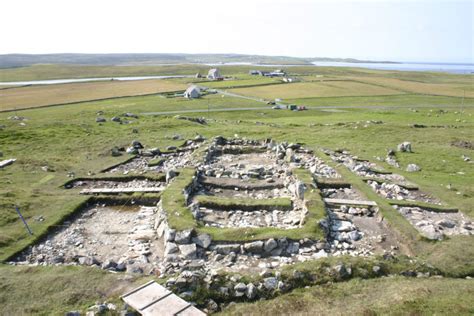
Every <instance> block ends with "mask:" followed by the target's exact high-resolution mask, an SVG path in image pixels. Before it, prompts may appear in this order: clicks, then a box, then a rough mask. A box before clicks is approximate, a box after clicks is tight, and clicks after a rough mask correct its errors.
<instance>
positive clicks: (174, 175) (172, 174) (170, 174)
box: [166, 170, 177, 183]
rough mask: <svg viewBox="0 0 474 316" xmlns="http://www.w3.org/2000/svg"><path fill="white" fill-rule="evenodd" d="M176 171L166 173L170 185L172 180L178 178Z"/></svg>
mask: <svg viewBox="0 0 474 316" xmlns="http://www.w3.org/2000/svg"><path fill="white" fill-rule="evenodd" d="M176 175H177V174H176V171H174V170H168V171H166V183H170V181H171V179H173V178H174V177H176Z"/></svg>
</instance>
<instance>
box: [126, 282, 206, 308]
mask: <svg viewBox="0 0 474 316" xmlns="http://www.w3.org/2000/svg"><path fill="white" fill-rule="evenodd" d="M122 300H123V301H124V302H125V303H127V304H128V305H129V306H130V307H132V308H134V309H135V310H136V311H137V312H139V313H140V314H141V315H144V316H155V315H160V316H172V315H173V316H174V315H182V316H203V315H206V314H205V313H203V312H201V311H200V310H199V309H197V308H195V307H194V306H192V305H191V304H190V303H188V302H186V301H185V300H183V299H182V298H180V297H179V296H177V295H175V294H173V292H171V291H169V290H167V289H166V288H165V287H163V286H161V285H159V284H158V283H156V282H155V281H150V282H148V283H145V284H144V285H142V286H140V287H138V288H136V289H134V290H132V291H130V292H128V293H126V294H124V295H122Z"/></svg>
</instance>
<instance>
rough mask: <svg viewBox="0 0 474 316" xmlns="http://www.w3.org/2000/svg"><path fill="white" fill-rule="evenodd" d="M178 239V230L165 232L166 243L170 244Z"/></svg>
mask: <svg viewBox="0 0 474 316" xmlns="http://www.w3.org/2000/svg"><path fill="white" fill-rule="evenodd" d="M175 237H176V230H175V229H172V228H170V229H167V230H165V236H164V238H165V242H170V241H174V238H175Z"/></svg>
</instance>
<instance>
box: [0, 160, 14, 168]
mask: <svg viewBox="0 0 474 316" xmlns="http://www.w3.org/2000/svg"><path fill="white" fill-rule="evenodd" d="M15 161H16V159H7V160H2V161H0V169H1V168H3V167H6V166H8V165H11V164H12V163H14V162H15Z"/></svg>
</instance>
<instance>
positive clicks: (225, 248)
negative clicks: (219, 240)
mask: <svg viewBox="0 0 474 316" xmlns="http://www.w3.org/2000/svg"><path fill="white" fill-rule="evenodd" d="M214 251H215V252H217V253H218V254H221V255H228V254H230V253H231V252H233V253H240V245H239V244H224V245H216V246H215V247H214Z"/></svg>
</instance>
